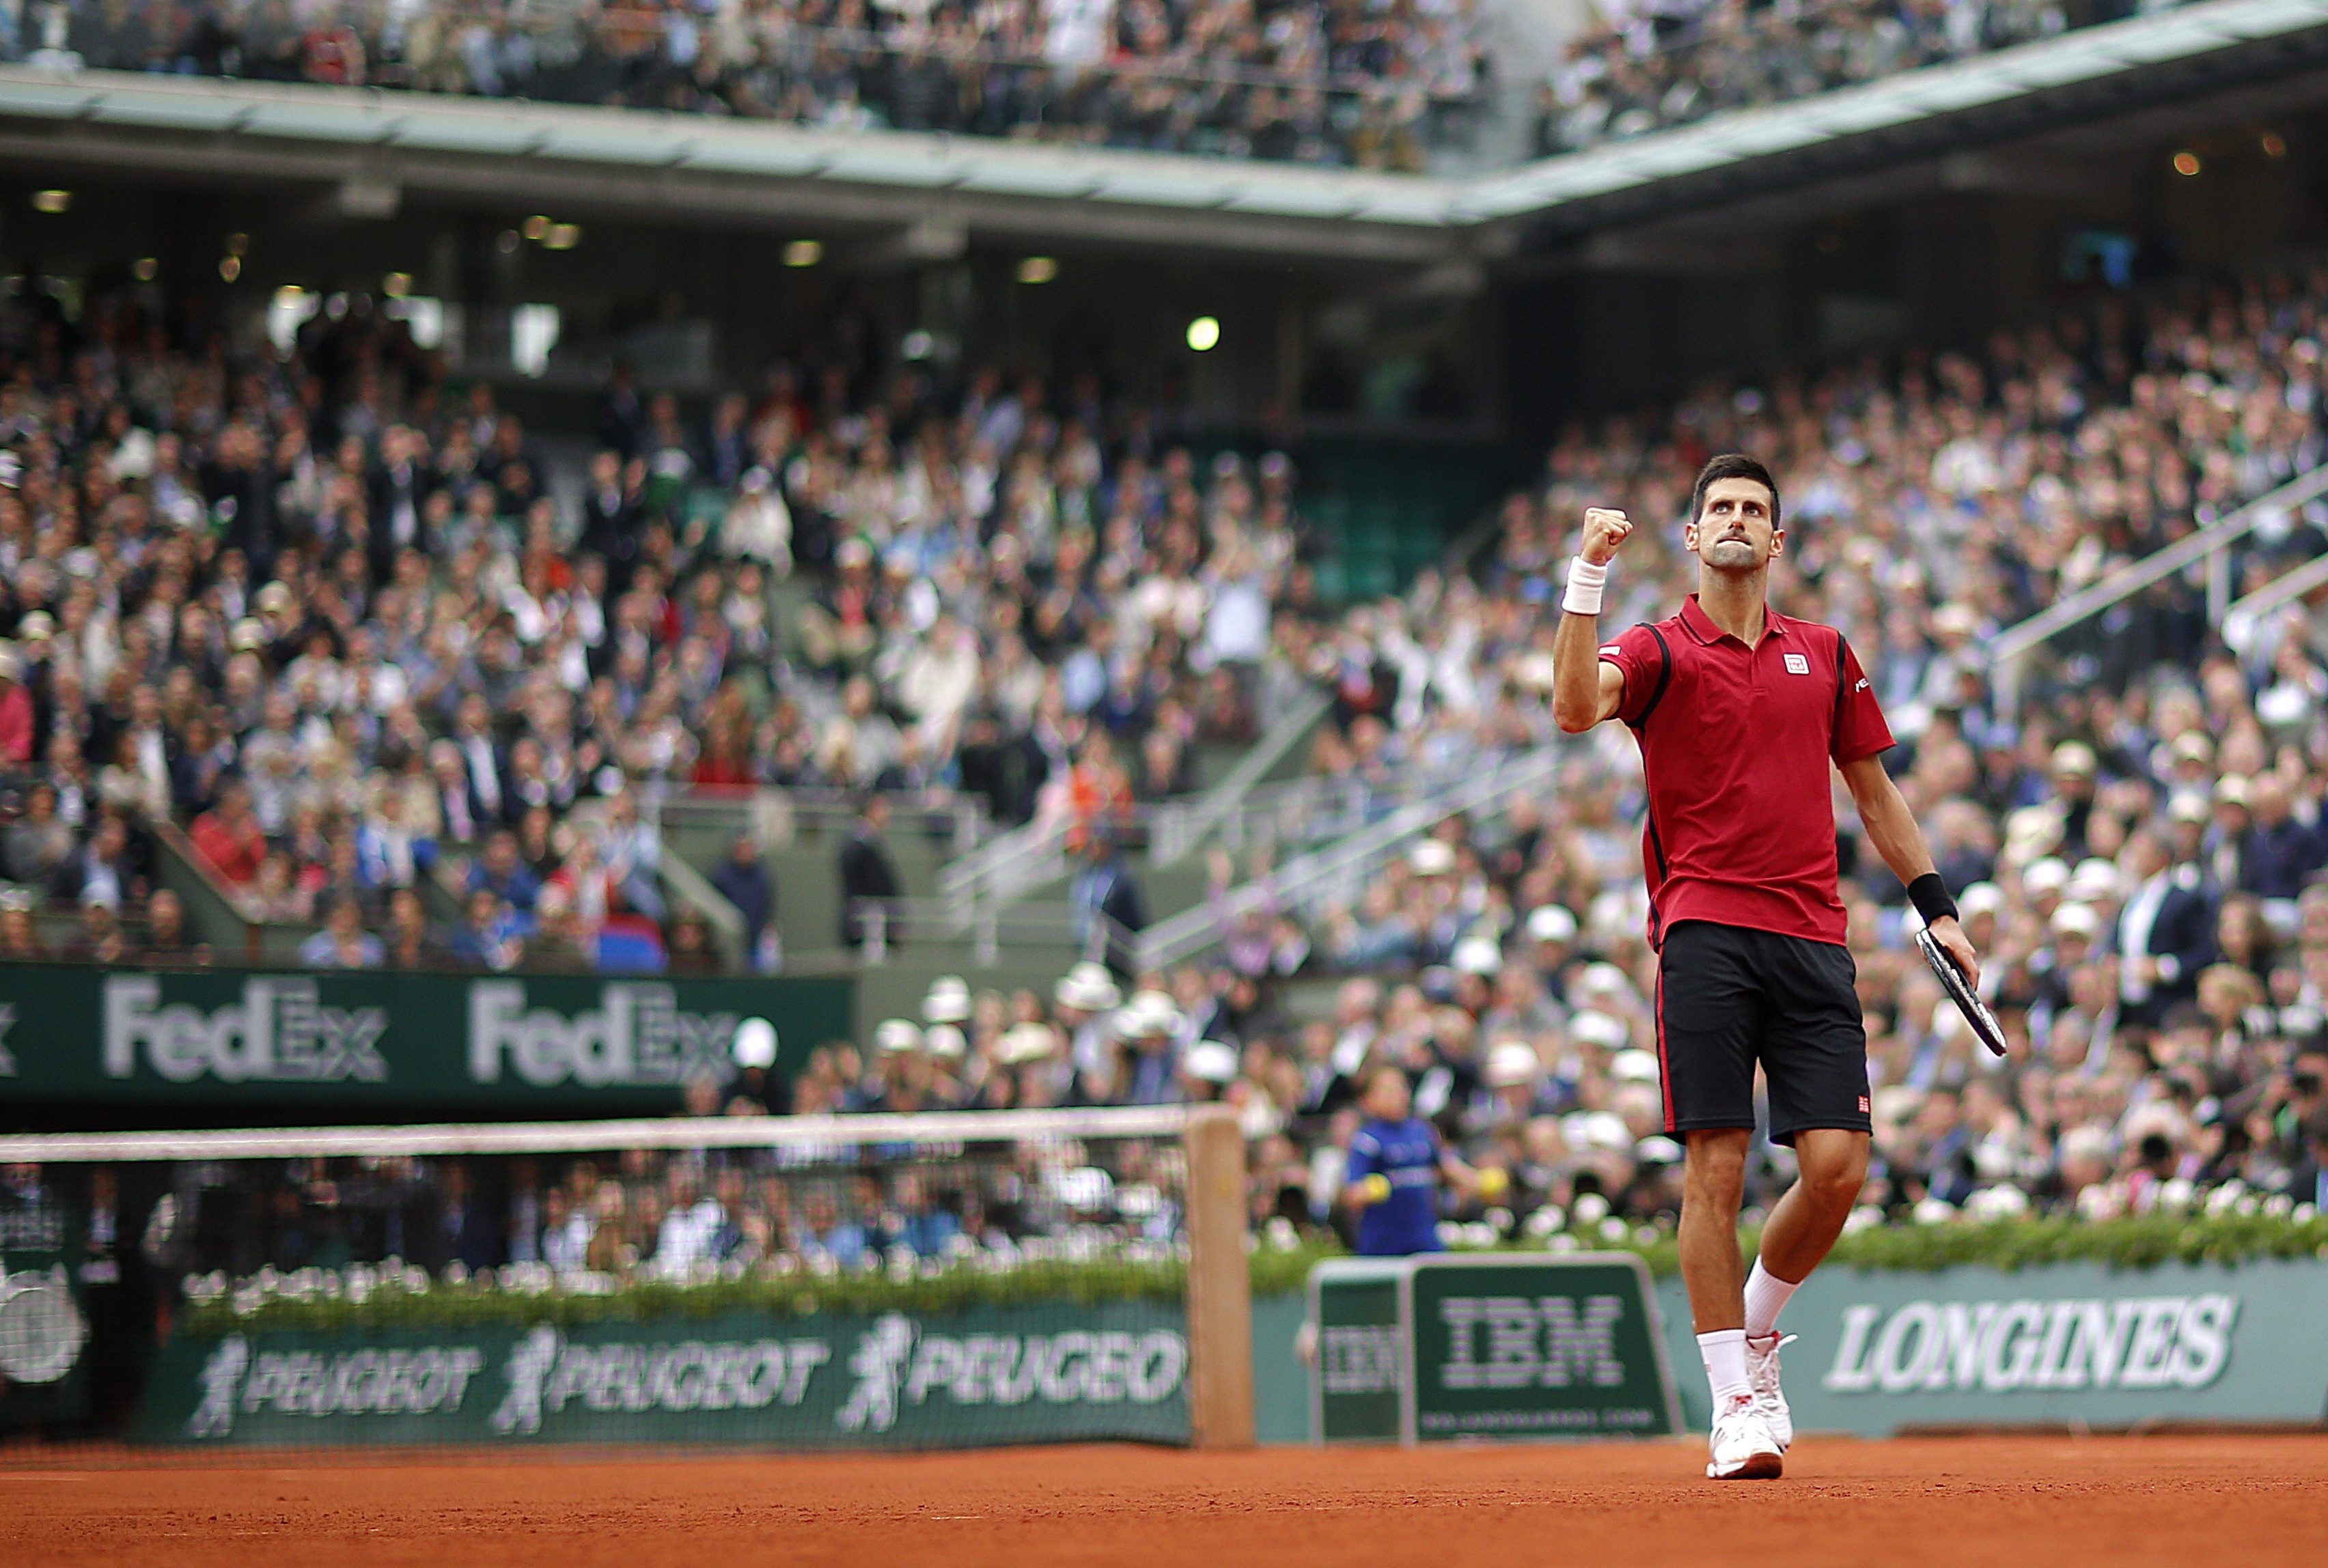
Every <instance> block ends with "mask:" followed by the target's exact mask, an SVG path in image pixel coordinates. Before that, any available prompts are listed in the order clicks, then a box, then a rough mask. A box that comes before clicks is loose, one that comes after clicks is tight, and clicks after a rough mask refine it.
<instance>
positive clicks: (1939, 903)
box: [1908, 871, 1957, 925]
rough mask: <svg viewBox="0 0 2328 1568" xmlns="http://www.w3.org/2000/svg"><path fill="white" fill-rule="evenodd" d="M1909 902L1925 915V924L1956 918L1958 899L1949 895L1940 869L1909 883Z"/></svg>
mask: <svg viewBox="0 0 2328 1568" xmlns="http://www.w3.org/2000/svg"><path fill="white" fill-rule="evenodd" d="M1908 902H1909V903H1910V904H1913V905H1914V906H1916V913H1917V914H1919V915H1922V916H1923V917H1924V924H1925V925H1931V924H1932V923H1933V922H1934V921H1936V920H1941V919H1949V920H1953V919H1954V918H1956V913H1957V901H1956V900H1955V899H1953V898H1951V897H1948V884H1947V883H1946V882H1944V881H1942V880H1941V879H1940V874H1939V873H1938V871H1927V872H1925V873H1924V874H1923V875H1922V876H1920V877H1919V878H1916V879H1915V880H1914V881H1912V882H1910V883H1909V884H1908Z"/></svg>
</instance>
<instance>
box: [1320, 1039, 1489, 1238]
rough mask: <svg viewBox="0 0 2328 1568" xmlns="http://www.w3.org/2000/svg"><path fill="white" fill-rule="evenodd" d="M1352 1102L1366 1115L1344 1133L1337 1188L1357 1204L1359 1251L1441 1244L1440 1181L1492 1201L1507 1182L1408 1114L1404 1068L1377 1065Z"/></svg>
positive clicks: (1410, 1107) (1410, 1110) (1352, 1204)
mask: <svg viewBox="0 0 2328 1568" xmlns="http://www.w3.org/2000/svg"><path fill="white" fill-rule="evenodd" d="M1358 1108H1359V1109H1360V1110H1362V1111H1364V1112H1365V1113H1366V1121H1365V1122H1364V1123H1362V1124H1361V1125H1360V1126H1359V1128H1358V1130H1357V1131H1356V1133H1354V1134H1353V1135H1352V1136H1351V1138H1350V1163H1349V1168H1348V1169H1347V1172H1346V1173H1345V1176H1344V1186H1343V1188H1342V1196H1343V1198H1344V1200H1345V1201H1346V1202H1347V1203H1348V1204H1349V1205H1350V1207H1353V1208H1355V1209H1356V1210H1357V1211H1358V1255H1359V1256H1360V1257H1366V1258H1403V1257H1405V1256H1407V1255H1409V1254H1410V1253H1435V1252H1437V1251H1439V1250H1440V1246H1439V1183H1440V1180H1441V1178H1445V1179H1446V1180H1447V1181H1448V1182H1449V1183H1450V1184H1451V1185H1452V1186H1453V1187H1454V1188H1456V1189H1457V1190H1458V1191H1460V1192H1462V1193H1464V1194H1466V1195H1467V1196H1469V1197H1477V1198H1478V1199H1479V1200H1481V1201H1482V1202H1487V1203H1493V1202H1494V1201H1495V1200H1496V1199H1497V1198H1499V1197H1502V1196H1503V1195H1504V1193H1505V1192H1506V1191H1507V1190H1508V1189H1509V1187H1510V1181H1509V1179H1508V1178H1507V1177H1506V1176H1505V1175H1504V1173H1503V1172H1502V1171H1500V1170H1497V1169H1494V1168H1493V1167H1487V1168H1484V1169H1478V1170H1474V1169H1471V1168H1470V1167H1469V1166H1468V1165H1466V1164H1464V1163H1463V1161H1461V1160H1458V1159H1457V1158H1456V1157H1455V1156H1454V1155H1452V1154H1450V1153H1449V1152H1448V1151H1447V1147H1446V1145H1445V1144H1444V1143H1442V1142H1441V1141H1440V1137H1439V1129H1437V1128H1436V1127H1433V1126H1432V1124H1431V1123H1430V1122H1426V1121H1424V1120H1422V1118H1421V1117H1420V1116H1417V1115H1415V1114H1414V1108H1413V1099H1412V1095H1411V1092H1410V1090H1409V1087H1408V1084H1407V1081H1406V1074H1405V1073H1403V1071H1401V1070H1400V1069H1398V1068H1396V1067H1377V1068H1375V1073H1374V1075H1373V1076H1372V1077H1370V1078H1368V1079H1367V1080H1366V1092H1365V1093H1364V1094H1361V1095H1360V1096H1359V1098H1358Z"/></svg>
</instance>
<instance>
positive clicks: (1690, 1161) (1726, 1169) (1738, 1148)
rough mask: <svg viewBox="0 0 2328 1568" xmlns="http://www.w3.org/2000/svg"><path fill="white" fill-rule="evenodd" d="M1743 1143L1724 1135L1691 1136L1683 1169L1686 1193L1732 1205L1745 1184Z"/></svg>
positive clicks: (1744, 1149) (1744, 1142)
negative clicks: (1723, 1198)
mask: <svg viewBox="0 0 2328 1568" xmlns="http://www.w3.org/2000/svg"><path fill="white" fill-rule="evenodd" d="M1746 1143H1747V1140H1746V1139H1744V1138H1742V1137H1740V1138H1733V1137H1730V1136H1728V1135H1726V1133H1723V1132H1713V1133H1694V1134H1692V1135H1691V1137H1690V1141H1689V1152H1688V1158H1687V1160H1686V1162H1685V1167H1684V1174H1685V1182H1686V1185H1687V1188H1688V1189H1689V1191H1690V1192H1691V1193H1693V1194H1698V1195H1702V1196H1704V1197H1709V1198H1721V1197H1725V1196H1727V1197H1728V1198H1729V1199H1730V1200H1731V1201H1732V1202H1735V1201H1736V1200H1737V1198H1738V1196H1739V1194H1740V1193H1741V1192H1742V1191H1743V1190H1744V1189H1745V1185H1746Z"/></svg>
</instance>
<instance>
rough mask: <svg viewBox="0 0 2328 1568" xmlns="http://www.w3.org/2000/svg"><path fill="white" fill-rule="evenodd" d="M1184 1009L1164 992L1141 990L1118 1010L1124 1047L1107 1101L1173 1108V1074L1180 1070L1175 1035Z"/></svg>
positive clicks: (1117, 1030)
mask: <svg viewBox="0 0 2328 1568" xmlns="http://www.w3.org/2000/svg"><path fill="white" fill-rule="evenodd" d="M1180 1021H1181V1019H1180V1009H1178V1007H1177V1006H1175V1005H1174V1004H1173V1001H1172V999H1171V997H1170V996H1169V995H1168V994H1167V993H1166V992H1163V991H1134V992H1132V993H1131V1000H1130V1001H1127V1002H1126V1003H1124V1004H1123V1006H1122V1008H1120V1009H1117V1011H1116V1014H1115V1036H1116V1038H1117V1040H1118V1041H1119V1042H1121V1045H1122V1060H1121V1062H1120V1063H1119V1065H1118V1067H1117V1071H1116V1074H1115V1077H1114V1083H1113V1084H1112V1093H1110V1094H1108V1095H1107V1096H1106V1098H1107V1099H1108V1100H1109V1101H1110V1102H1112V1103H1115V1104H1119V1105H1169V1104H1170V1103H1172V1100H1173V1097H1174V1094H1175V1092H1176V1091H1175V1085H1174V1083H1173V1075H1174V1073H1175V1072H1176V1071H1177V1069H1178V1061H1177V1059H1176V1058H1177V1057H1178V1051H1176V1050H1175V1049H1174V1046H1173V1036H1174V1035H1175V1034H1176V1033H1177V1032H1178V1030H1179V1028H1180Z"/></svg>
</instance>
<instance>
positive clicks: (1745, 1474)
mask: <svg viewBox="0 0 2328 1568" xmlns="http://www.w3.org/2000/svg"><path fill="white" fill-rule="evenodd" d="M1706 1448H1707V1451H1708V1453H1709V1454H1710V1455H1711V1458H1710V1459H1709V1460H1708V1462H1707V1464H1706V1467H1705V1473H1706V1475H1707V1476H1708V1477H1709V1478H1710V1479H1713V1480H1717V1481H1770V1480H1776V1479H1779V1475H1780V1474H1781V1473H1782V1472H1783V1470H1784V1469H1785V1467H1786V1461H1785V1460H1784V1459H1782V1458H1781V1457H1780V1450H1779V1441H1778V1440H1777V1439H1776V1438H1774V1437H1772V1436H1771V1435H1770V1428H1769V1423H1768V1422H1765V1421H1763V1419H1762V1413H1761V1412H1760V1410H1759V1409H1757V1408H1756V1407H1755V1404H1754V1396H1753V1395H1752V1394H1734V1395H1732V1397H1731V1400H1730V1403H1729V1404H1725V1405H1724V1406H1723V1408H1722V1409H1721V1410H1720V1411H1719V1412H1717V1413H1715V1415H1714V1417H1713V1433H1712V1435H1711V1436H1710V1437H1709V1438H1708V1440H1707V1442H1706Z"/></svg>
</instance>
